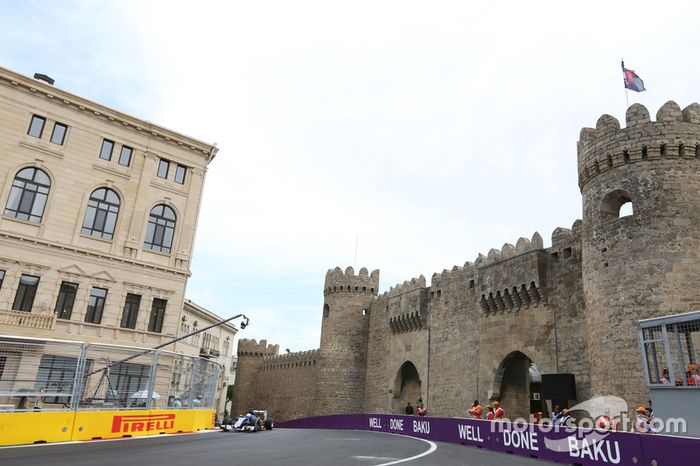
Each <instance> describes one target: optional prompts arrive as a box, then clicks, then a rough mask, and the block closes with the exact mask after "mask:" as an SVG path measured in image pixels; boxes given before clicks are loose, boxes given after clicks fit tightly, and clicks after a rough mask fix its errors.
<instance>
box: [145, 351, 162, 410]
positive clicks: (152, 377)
mask: <svg viewBox="0 0 700 466" xmlns="http://www.w3.org/2000/svg"><path fill="white" fill-rule="evenodd" d="M159 354H160V351H158V350H155V351H154V352H153V360H152V361H151V369H150V371H149V372H148V389H147V394H146V395H147V396H148V398H147V399H146V409H151V408H152V407H153V387H154V386H155V384H156V374H157V372H158V355H159Z"/></svg>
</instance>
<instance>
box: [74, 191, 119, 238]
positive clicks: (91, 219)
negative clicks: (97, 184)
mask: <svg viewBox="0 0 700 466" xmlns="http://www.w3.org/2000/svg"><path fill="white" fill-rule="evenodd" d="M117 215H119V196H117V193H115V192H114V191H112V190H111V189H108V188H99V189H96V190H94V191H93V192H92V194H91V195H90V199H89V200H88V206H87V211H85V220H83V228H82V230H81V233H82V234H84V235H90V236H96V237H97V238H104V239H112V236H113V235H114V227H115V225H116V224H117Z"/></svg>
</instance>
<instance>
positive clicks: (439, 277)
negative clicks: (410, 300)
mask: <svg viewBox="0 0 700 466" xmlns="http://www.w3.org/2000/svg"><path fill="white" fill-rule="evenodd" d="M457 276H461V277H464V276H476V265H475V264H473V263H471V262H469V261H467V262H465V263H464V265H463V266H462V267H460V266H458V265H455V266H453V267H452V269H450V270H447V269H443V271H442V272H441V273H437V272H435V273H434V274H433V276H432V277H430V287H431V288H440V286H441V285H442V283H443V282H444V281H447V280H450V279H451V278H455V277H457Z"/></svg>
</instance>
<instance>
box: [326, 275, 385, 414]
mask: <svg viewBox="0 0 700 466" xmlns="http://www.w3.org/2000/svg"><path fill="white" fill-rule="evenodd" d="M378 289H379V270H375V271H373V272H372V273H371V274H368V272H367V269H365V268H362V269H360V272H359V273H358V274H357V275H355V272H354V270H353V269H352V267H348V268H347V269H345V272H344V273H343V271H342V270H341V269H340V268H339V267H336V268H335V269H333V270H329V271H328V272H327V273H326V283H325V286H324V288H323V295H324V303H323V319H322V326H321V347H320V361H319V369H318V385H317V401H316V403H317V404H316V413H317V414H319V415H322V414H332V413H353V412H355V413H357V412H361V411H362V407H363V405H362V403H363V397H364V392H365V366H366V361H367V333H368V327H369V305H370V303H371V302H372V300H373V299H374V298H375V297H376V295H377V293H378Z"/></svg>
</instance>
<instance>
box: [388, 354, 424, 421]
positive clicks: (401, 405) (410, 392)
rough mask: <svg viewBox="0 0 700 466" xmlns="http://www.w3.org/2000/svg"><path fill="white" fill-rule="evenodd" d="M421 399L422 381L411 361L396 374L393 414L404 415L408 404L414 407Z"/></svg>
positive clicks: (404, 364)
mask: <svg viewBox="0 0 700 466" xmlns="http://www.w3.org/2000/svg"><path fill="white" fill-rule="evenodd" d="M420 397H421V379H420V376H419V375H418V369H416V366H415V365H414V364H413V363H412V362H411V361H406V362H404V363H403V365H402V366H401V368H400V369H399V372H398V373H397V374H396V380H395V382H394V398H393V406H392V412H394V413H399V414H403V413H404V412H405V411H404V410H405V408H406V405H407V404H408V402H410V403H411V405H412V406H413V407H414V409H415V406H416V402H417V401H418V398H420Z"/></svg>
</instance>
